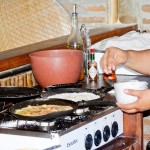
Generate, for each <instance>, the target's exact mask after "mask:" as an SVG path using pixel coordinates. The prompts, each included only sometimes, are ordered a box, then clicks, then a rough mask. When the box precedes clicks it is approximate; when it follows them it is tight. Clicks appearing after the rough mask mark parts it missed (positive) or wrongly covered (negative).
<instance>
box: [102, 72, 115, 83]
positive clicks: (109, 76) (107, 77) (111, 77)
mask: <svg viewBox="0 0 150 150" xmlns="http://www.w3.org/2000/svg"><path fill="white" fill-rule="evenodd" d="M107 79H109V80H117V76H116V74H115V71H112V73H109V74H106V73H104V75H103V80H105V81H106V80H107Z"/></svg>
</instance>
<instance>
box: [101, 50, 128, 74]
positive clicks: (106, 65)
mask: <svg viewBox="0 0 150 150" xmlns="http://www.w3.org/2000/svg"><path fill="white" fill-rule="evenodd" d="M127 59H128V54H127V51H124V50H121V49H119V48H116V47H110V48H107V49H106V50H105V53H104V55H103V57H102V58H101V60H100V63H101V67H102V69H103V70H104V72H105V73H106V74H109V73H112V71H114V70H115V69H116V66H118V65H120V64H124V63H126V62H127Z"/></svg>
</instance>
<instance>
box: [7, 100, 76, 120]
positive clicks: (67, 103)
mask: <svg viewBox="0 0 150 150" xmlns="http://www.w3.org/2000/svg"><path fill="white" fill-rule="evenodd" d="M43 104H47V105H61V106H62V105H65V106H71V107H72V109H71V110H66V111H59V112H53V113H49V114H46V115H42V116H23V115H18V114H15V111H16V110H17V109H21V108H23V107H27V106H29V105H31V106H37V105H43ZM77 108H78V105H77V103H75V102H73V101H69V100H63V99H51V100H34V99H32V100H28V101H23V102H20V103H17V104H15V105H14V106H12V107H11V108H10V109H9V111H10V112H11V113H12V114H13V115H14V116H15V117H17V118H19V119H24V120H46V119H54V118H57V117H61V116H65V115H68V114H71V113H72V112H73V111H75V110H76V109H77Z"/></svg>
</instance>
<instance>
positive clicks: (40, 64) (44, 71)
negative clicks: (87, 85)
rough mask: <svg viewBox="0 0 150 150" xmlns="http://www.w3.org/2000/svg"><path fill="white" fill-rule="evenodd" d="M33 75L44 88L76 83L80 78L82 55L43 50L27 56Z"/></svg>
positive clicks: (79, 53)
mask: <svg viewBox="0 0 150 150" xmlns="http://www.w3.org/2000/svg"><path fill="white" fill-rule="evenodd" d="M29 57H30V61H31V67H32V71H33V75H34V77H35V80H36V81H37V83H38V84H39V85H40V86H41V87H42V88H45V87H47V86H50V85H57V84H66V83H76V82H78V80H79V78H80V73H81V69H82V64H83V53H82V51H79V50H68V49H62V50H45V51H38V52H33V53H31V54H29Z"/></svg>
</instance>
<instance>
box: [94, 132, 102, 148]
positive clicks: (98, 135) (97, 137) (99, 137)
mask: <svg viewBox="0 0 150 150" xmlns="http://www.w3.org/2000/svg"><path fill="white" fill-rule="evenodd" d="M101 140H102V135H101V131H100V130H97V131H96V132H95V135H94V144H95V145H96V146H99V145H100V143H101Z"/></svg>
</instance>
